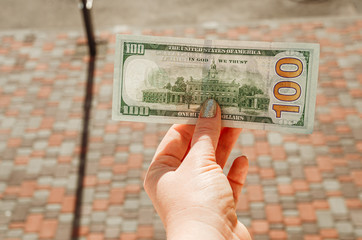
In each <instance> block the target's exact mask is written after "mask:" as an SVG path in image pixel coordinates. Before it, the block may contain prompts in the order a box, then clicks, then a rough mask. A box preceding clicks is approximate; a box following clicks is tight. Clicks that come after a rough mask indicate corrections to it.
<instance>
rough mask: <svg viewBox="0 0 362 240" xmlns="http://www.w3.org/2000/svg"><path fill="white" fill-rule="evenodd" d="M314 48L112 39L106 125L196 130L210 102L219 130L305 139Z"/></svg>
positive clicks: (312, 103)
mask: <svg viewBox="0 0 362 240" xmlns="http://www.w3.org/2000/svg"><path fill="white" fill-rule="evenodd" d="M318 61H319V44H311V43H277V42H237V41H221V40H202V39H187V38H169V37H151V36H130V35H117V42H116V56H115V64H114V85H113V105H112V118H113V119H114V120H122V121H139V122H155V123H182V124H195V123H196V120H197V118H198V116H199V110H200V105H201V104H202V103H203V102H204V101H205V100H206V99H209V98H213V99H215V100H216V101H217V102H218V103H219V105H220V107H221V111H222V125H223V126H227V127H237V128H251V129H266V130H276V131H284V132H290V133H311V132H312V131H313V124H314V111H315V101H316V88H317V79H318Z"/></svg>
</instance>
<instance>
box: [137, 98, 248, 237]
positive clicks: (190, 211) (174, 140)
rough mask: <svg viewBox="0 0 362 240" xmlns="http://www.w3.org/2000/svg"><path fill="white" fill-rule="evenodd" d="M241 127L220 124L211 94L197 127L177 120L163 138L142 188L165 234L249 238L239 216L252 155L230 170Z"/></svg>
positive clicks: (216, 106) (218, 112) (240, 158)
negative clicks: (226, 168)
mask: <svg viewBox="0 0 362 240" xmlns="http://www.w3.org/2000/svg"><path fill="white" fill-rule="evenodd" d="M240 132H241V129H234V128H223V129H221V111H220V107H219V106H218V105H217V103H216V102H215V101H214V100H212V99H209V100H207V101H206V102H205V103H204V104H203V105H202V107H201V111H200V118H199V119H198V122H197V124H196V127H195V126H192V125H173V126H172V127H171V128H170V130H169V131H168V132H167V134H166V135H165V137H164V139H163V140H162V142H161V143H160V145H159V147H158V149H157V151H156V154H155V156H154V158H153V160H152V163H151V165H150V167H149V169H148V172H147V174H146V178H145V182H144V187H145V190H146V192H147V194H148V195H149V197H150V198H151V200H152V202H153V204H154V206H155V209H156V211H157V212H158V214H159V216H160V218H161V220H162V222H163V224H164V226H165V229H166V233H167V239H169V240H176V239H198V240H200V239H201V240H202V239H205V240H206V239H207V240H212V239H225V240H226V239H228V240H229V239H251V237H250V234H249V232H248V230H247V229H246V227H245V226H244V225H243V224H241V223H240V222H239V221H238V219H237V216H236V212H235V206H236V203H237V201H238V198H239V195H240V193H241V188H242V186H243V185H244V182H245V178H246V174H247V169H248V160H247V158H246V157H244V156H242V157H238V158H236V159H235V160H234V163H233V165H232V167H231V169H230V171H229V173H228V175H227V177H226V176H225V175H224V174H223V171H222V169H223V168H224V166H225V163H226V161H227V158H228V156H229V154H230V152H231V150H232V147H233V145H234V144H235V142H236V140H237V138H238V136H239V134H240Z"/></svg>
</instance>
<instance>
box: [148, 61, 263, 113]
mask: <svg viewBox="0 0 362 240" xmlns="http://www.w3.org/2000/svg"><path fill="white" fill-rule="evenodd" d="M240 89H241V88H240V84H239V83H235V80H233V81H232V82H231V83H228V82H222V81H220V79H219V78H218V71H217V69H216V64H215V62H214V61H213V63H212V64H211V66H210V69H209V70H208V73H207V75H206V76H205V77H204V78H203V79H201V80H194V79H193V78H191V79H190V80H189V81H186V82H184V79H183V78H182V77H179V78H178V79H177V81H176V83H175V85H174V86H171V84H168V85H166V86H165V87H164V88H163V89H147V90H143V91H142V93H143V101H144V102H149V103H164V104H197V105H199V104H201V103H203V102H204V101H205V100H206V99H209V98H213V99H215V100H216V101H217V102H218V103H219V104H220V105H222V106H230V107H245V108H253V109H262V110H265V109H267V108H268V104H269V98H268V96H266V95H264V94H260V93H262V91H261V90H259V91H260V92H257V91H254V92H253V93H252V94H249V96H247V95H243V96H242V95H240V92H241V91H240Z"/></svg>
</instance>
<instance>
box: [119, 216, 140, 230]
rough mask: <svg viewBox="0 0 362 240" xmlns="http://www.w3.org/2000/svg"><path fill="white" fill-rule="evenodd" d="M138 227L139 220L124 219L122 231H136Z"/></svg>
mask: <svg viewBox="0 0 362 240" xmlns="http://www.w3.org/2000/svg"><path fill="white" fill-rule="evenodd" d="M137 227H138V223H137V220H126V219H125V220H124V221H123V223H122V227H121V229H122V232H136V231H137Z"/></svg>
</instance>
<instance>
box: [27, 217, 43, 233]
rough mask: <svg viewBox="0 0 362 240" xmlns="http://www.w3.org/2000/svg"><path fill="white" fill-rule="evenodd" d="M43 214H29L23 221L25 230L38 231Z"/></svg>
mask: <svg viewBox="0 0 362 240" xmlns="http://www.w3.org/2000/svg"><path fill="white" fill-rule="evenodd" d="M42 221H43V215H42V214H30V215H28V217H27V219H26V222H25V231H26V232H38V231H39V229H40V226H42V225H41V224H42Z"/></svg>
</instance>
